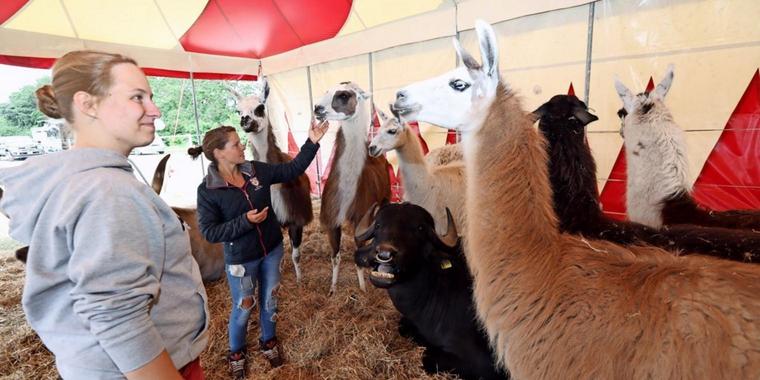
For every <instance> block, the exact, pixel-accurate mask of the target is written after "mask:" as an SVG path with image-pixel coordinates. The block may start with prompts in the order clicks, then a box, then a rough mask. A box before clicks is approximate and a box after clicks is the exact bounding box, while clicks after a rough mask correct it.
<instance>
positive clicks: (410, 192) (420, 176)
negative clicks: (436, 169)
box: [396, 127, 430, 204]
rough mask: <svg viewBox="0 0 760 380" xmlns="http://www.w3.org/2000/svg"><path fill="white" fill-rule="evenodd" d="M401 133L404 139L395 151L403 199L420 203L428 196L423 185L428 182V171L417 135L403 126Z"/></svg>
mask: <svg viewBox="0 0 760 380" xmlns="http://www.w3.org/2000/svg"><path fill="white" fill-rule="evenodd" d="M403 133H404V137H403V138H404V139H405V141H404V143H403V144H402V145H400V146H398V147H397V148H396V153H397V154H398V160H399V168H400V169H401V176H402V178H403V180H404V200H407V201H409V202H412V203H415V204H421V202H422V201H423V200H424V199H427V198H428V197H429V194H428V193H427V190H429V187H426V186H424V184H427V183H429V182H430V178H429V177H430V173H429V171H428V167H427V164H426V163H425V155H424V153H422V146H421V145H420V143H419V141H417V136H416V135H415V134H414V132H412V129H411V128H409V127H406V128H404V129H403Z"/></svg>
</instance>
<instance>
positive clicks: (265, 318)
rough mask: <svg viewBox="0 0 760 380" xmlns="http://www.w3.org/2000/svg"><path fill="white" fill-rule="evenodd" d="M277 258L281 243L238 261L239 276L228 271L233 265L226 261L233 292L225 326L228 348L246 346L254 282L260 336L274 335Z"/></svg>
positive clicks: (254, 298)
mask: <svg viewBox="0 0 760 380" xmlns="http://www.w3.org/2000/svg"><path fill="white" fill-rule="evenodd" d="M280 261H282V244H280V245H279V246H278V247H277V248H275V249H273V250H272V251H271V252H269V253H268V254H267V255H266V256H264V257H262V258H260V259H257V260H253V261H249V262H247V263H243V264H241V265H242V266H243V267H244V268H245V272H244V273H243V274H242V277H240V276H236V275H233V274H231V273H230V267H234V266H230V265H225V272H226V273H227V284H228V285H229V286H230V295H231V296H232V311H231V313H230V323H229V327H228V330H229V335H230V352H238V351H241V350H243V349H244V348H245V347H246V334H247V332H248V318H250V317H251V312H252V311H253V309H254V308H255V306H256V303H257V302H256V296H255V290H256V285H257V284H258V288H259V296H258V305H259V321H260V322H259V323H260V328H261V340H262V341H264V342H266V341H268V340H270V339H272V338H274V337H275V336H276V331H275V315H276V314H277V296H276V294H275V290H276V288H277V287H278V286H279V284H280ZM238 269H239V266H238ZM233 272H234V271H233ZM236 274H240V273H236Z"/></svg>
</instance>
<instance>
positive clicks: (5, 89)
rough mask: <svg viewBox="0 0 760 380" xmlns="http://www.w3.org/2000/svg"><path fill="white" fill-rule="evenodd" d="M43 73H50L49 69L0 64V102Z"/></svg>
mask: <svg viewBox="0 0 760 380" xmlns="http://www.w3.org/2000/svg"><path fill="white" fill-rule="evenodd" d="M45 75H50V70H48V69H45V70H43V69H29V68H26V67H18V66H9V65H0V103H5V102H7V101H8V96H10V94H12V93H13V92H16V91H17V90H18V89H20V88H21V87H24V86H26V85H29V84H34V82H36V81H37V79H39V78H41V77H43V76H45Z"/></svg>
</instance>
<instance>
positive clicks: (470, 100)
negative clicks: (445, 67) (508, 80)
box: [393, 20, 500, 132]
mask: <svg viewBox="0 0 760 380" xmlns="http://www.w3.org/2000/svg"><path fill="white" fill-rule="evenodd" d="M475 29H476V31H477V34H478V40H479V42H480V54H481V61H482V65H481V64H479V63H478V62H477V61H476V60H475V58H473V57H472V55H470V53H468V52H467V51H465V50H464V49H463V48H462V47H461V46H460V44H459V41H458V40H456V39H454V40H453V43H454V48H455V49H456V51H457V56H458V57H459V61H460V62H462V63H463V65H461V66H459V67H457V68H456V69H454V70H451V71H449V72H448V73H445V74H443V75H439V76H437V77H435V78H431V79H428V80H425V81H421V82H417V83H413V84H410V85H409V86H406V87H404V88H402V89H400V90H399V91H398V92H396V102H395V103H393V108H394V110H395V111H397V112H399V113H400V114H401V115H402V116H403V117H404V119H407V120H419V121H425V122H428V123H432V124H435V125H437V126H440V127H442V128H447V129H456V130H459V131H462V132H468V131H471V130H473V129H474V128H476V127H478V126H479V125H481V124H482V120H483V118H484V117H485V115H486V111H487V109H488V107H489V106H490V105H491V102H493V99H494V95H495V94H496V88H497V86H498V84H499V81H500V76H499V67H498V63H499V48H498V45H497V43H496V34H495V33H494V31H493V28H491V26H490V25H488V24H487V23H485V22H484V21H482V20H478V21H477V22H476V27H475Z"/></svg>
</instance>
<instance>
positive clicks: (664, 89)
mask: <svg viewBox="0 0 760 380" xmlns="http://www.w3.org/2000/svg"><path fill="white" fill-rule="evenodd" d="M671 84H673V64H672V63H671V64H669V65H668V69H667V70H666V71H665V76H664V77H663V78H662V80H661V81H660V83H659V84H658V85H657V88H655V89H654V93H655V95H657V96H658V97H659V98H660V99H665V95H667V94H668V91H669V90H670V85H671Z"/></svg>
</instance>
